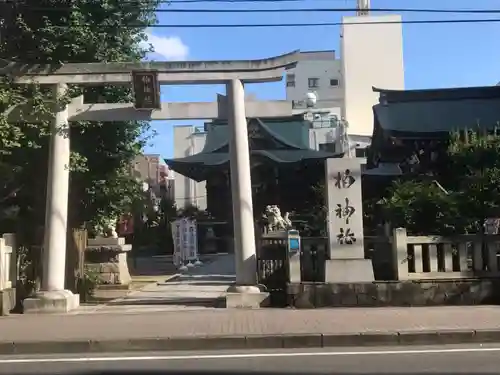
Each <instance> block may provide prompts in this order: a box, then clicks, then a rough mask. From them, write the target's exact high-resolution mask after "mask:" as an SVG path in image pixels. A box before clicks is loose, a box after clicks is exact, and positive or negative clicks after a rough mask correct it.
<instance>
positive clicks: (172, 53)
mask: <svg viewBox="0 0 500 375" xmlns="http://www.w3.org/2000/svg"><path fill="white" fill-rule="evenodd" d="M147 36H148V40H147V41H146V42H143V44H144V46H145V47H148V46H149V45H150V44H151V45H152V46H153V48H154V53H155V54H157V55H160V56H161V57H163V58H164V59H166V60H185V59H186V58H187V56H188V54H189V47H188V46H186V45H185V44H184V43H183V42H182V40H181V38H179V37H177V36H157V35H153V34H151V32H149V31H148V32H147Z"/></svg>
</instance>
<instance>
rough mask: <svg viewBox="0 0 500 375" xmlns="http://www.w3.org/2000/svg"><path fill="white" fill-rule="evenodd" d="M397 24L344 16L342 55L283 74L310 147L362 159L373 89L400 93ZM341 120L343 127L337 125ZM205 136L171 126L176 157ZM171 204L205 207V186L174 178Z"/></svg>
mask: <svg viewBox="0 0 500 375" xmlns="http://www.w3.org/2000/svg"><path fill="white" fill-rule="evenodd" d="M365 1H366V0H365ZM400 21H401V16H399V15H384V16H371V15H369V14H367V12H366V11H363V12H359V13H358V15H357V16H353V17H343V19H342V22H343V26H342V29H341V34H340V57H337V56H336V54H335V51H310V52H303V53H302V54H301V58H300V60H299V62H298V63H297V65H296V67H295V68H294V69H291V70H289V71H288V72H287V75H286V81H285V82H286V96H287V100H290V101H292V102H293V108H294V110H293V113H294V114H297V113H306V112H309V113H310V114H309V116H310V120H311V122H312V126H311V129H310V131H309V145H310V147H311V148H312V149H315V150H329V151H332V152H339V151H346V150H345V149H346V147H347V148H348V149H349V150H350V151H349V156H358V157H363V156H365V155H364V152H365V151H366V147H368V146H369V144H370V138H371V135H372V131H373V109H372V107H373V105H375V104H377V103H378V99H379V98H378V94H377V93H374V92H373V87H379V88H384V89H394V90H402V89H404V63H403V36H402V25H401V23H398V22H400ZM308 92H314V93H315V94H316V98H317V100H316V104H315V106H314V108H307V103H306V100H305V99H306V94H307V93H308ZM343 119H345V121H346V122H347V124H348V127H347V129H345V127H344V126H339V124H342V123H345V122H344V121H343ZM345 133H347V136H348V143H349V145H348V146H347V145H346V142H344V141H343V140H345V139H346V134H345ZM205 137H206V134H205V133H204V132H203V130H202V129H199V128H194V127H192V126H177V127H174V158H180V157H185V156H189V155H193V154H195V153H198V152H200V151H201V150H202V149H203V145H204V144H205ZM175 200H176V204H177V206H178V207H184V206H185V205H187V204H194V205H196V206H198V207H199V208H200V209H205V208H206V189H205V182H200V183H196V182H195V181H192V180H190V179H187V178H185V177H183V176H181V175H179V174H177V175H176V179H175Z"/></svg>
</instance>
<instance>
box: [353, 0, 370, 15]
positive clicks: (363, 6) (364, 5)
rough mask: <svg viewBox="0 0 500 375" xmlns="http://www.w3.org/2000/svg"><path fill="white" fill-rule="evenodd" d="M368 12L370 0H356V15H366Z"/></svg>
mask: <svg viewBox="0 0 500 375" xmlns="http://www.w3.org/2000/svg"><path fill="white" fill-rule="evenodd" d="M369 14H370V0H358V5H357V11H356V15H357V16H368V15H369Z"/></svg>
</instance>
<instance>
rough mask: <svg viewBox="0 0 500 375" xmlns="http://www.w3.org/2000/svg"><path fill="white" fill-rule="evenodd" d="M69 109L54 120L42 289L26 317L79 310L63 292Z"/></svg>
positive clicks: (58, 90) (60, 91)
mask: <svg viewBox="0 0 500 375" xmlns="http://www.w3.org/2000/svg"><path fill="white" fill-rule="evenodd" d="M66 89H67V85H66V84H64V83H59V84H57V85H54V97H55V98H60V97H62V96H63V95H64V94H65V93H66ZM68 115H69V114H68V106H67V105H64V104H63V107H61V106H58V107H57V109H56V112H55V116H54V120H52V126H51V129H50V130H51V132H50V146H49V164H48V176H47V197H46V204H45V205H46V206H45V233H44V240H43V250H42V261H43V273H42V285H41V290H40V292H38V293H37V294H36V295H35V296H34V297H31V298H27V299H25V300H24V312H25V313H42V312H43V313H61V312H68V311H70V310H73V309H75V308H77V307H78V306H79V304H80V297H79V296H78V295H77V294H76V295H75V294H73V293H72V292H71V291H69V290H65V289H64V279H65V274H66V268H65V267H66V233H67V229H68V193H69V162H70V137H69V124H68Z"/></svg>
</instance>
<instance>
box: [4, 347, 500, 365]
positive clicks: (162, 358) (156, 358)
mask: <svg viewBox="0 0 500 375" xmlns="http://www.w3.org/2000/svg"><path fill="white" fill-rule="evenodd" d="M476 352H500V347H494V348H483V347H480V346H479V347H473V348H456V349H414V350H367V351H351V352H349V351H345V352H343V351H340V352H283V353H249V354H245V353H241V354H206V355H205V354H200V355H154V356H114V357H81V358H76V357H61V358H44V357H38V358H12V359H1V357H0V364H8V363H15V364H21V363H58V362H59V363H68V362H77V363H78V362H118V361H177V360H209V359H219V360H220V359H245V358H283V357H334V356H364V355H418V354H455V353H456V354H460V353H476Z"/></svg>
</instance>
